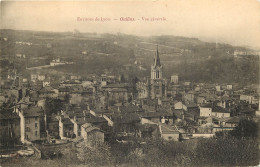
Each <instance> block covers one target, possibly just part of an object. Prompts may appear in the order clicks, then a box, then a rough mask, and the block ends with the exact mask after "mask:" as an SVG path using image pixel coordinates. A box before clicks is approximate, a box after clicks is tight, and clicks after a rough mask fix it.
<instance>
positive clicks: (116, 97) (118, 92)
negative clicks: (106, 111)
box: [106, 88, 128, 105]
mask: <svg viewBox="0 0 260 167" xmlns="http://www.w3.org/2000/svg"><path fill="white" fill-rule="evenodd" d="M106 91H107V96H106V99H107V100H106V101H108V104H109V105H114V104H115V103H126V102H127V101H128V91H127V89H125V88H109V89H106Z"/></svg>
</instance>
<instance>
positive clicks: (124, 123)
mask: <svg viewBox="0 0 260 167" xmlns="http://www.w3.org/2000/svg"><path fill="white" fill-rule="evenodd" d="M111 120H112V121H113V126H114V127H115V128H116V130H117V131H118V132H119V133H126V134H127V135H129V136H136V135H137V133H138V132H139V125H140V122H141V119H140V118H139V116H138V115H137V114H135V113H125V114H123V113H117V114H114V115H112V117H111Z"/></svg>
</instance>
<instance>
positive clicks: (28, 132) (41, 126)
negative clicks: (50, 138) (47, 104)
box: [16, 106, 46, 142]
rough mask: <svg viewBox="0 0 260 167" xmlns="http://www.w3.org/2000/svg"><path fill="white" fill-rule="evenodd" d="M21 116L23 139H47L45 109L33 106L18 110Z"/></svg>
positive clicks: (23, 140)
mask: <svg viewBox="0 0 260 167" xmlns="http://www.w3.org/2000/svg"><path fill="white" fill-rule="evenodd" d="M16 111H17V112H18V114H19V117H20V132H21V141H22V142H25V140H28V141H35V140H41V139H45V137H46V134H45V122H44V115H43V114H44V111H43V109H42V108H41V107H37V106H32V107H26V108H22V109H21V110H19V109H17V110H16Z"/></svg>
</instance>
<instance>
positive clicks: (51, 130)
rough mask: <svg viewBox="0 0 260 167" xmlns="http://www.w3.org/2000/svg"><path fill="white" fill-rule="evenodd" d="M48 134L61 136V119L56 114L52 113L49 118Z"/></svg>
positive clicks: (56, 136) (55, 136)
mask: <svg viewBox="0 0 260 167" xmlns="http://www.w3.org/2000/svg"><path fill="white" fill-rule="evenodd" d="M46 129H47V131H48V135H49V136H51V137H54V138H58V137H59V119H58V118H56V117H55V116H54V115H51V116H50V117H48V118H47V127H46Z"/></svg>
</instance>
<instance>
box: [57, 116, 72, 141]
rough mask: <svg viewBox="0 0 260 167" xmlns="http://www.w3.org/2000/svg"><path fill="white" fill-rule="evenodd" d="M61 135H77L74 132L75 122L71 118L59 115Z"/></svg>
mask: <svg viewBox="0 0 260 167" xmlns="http://www.w3.org/2000/svg"><path fill="white" fill-rule="evenodd" d="M59 136H60V138H61V139H64V138H73V137H76V135H75V134H74V124H73V123H72V122H71V120H70V119H69V118H64V116H60V117H59Z"/></svg>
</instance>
